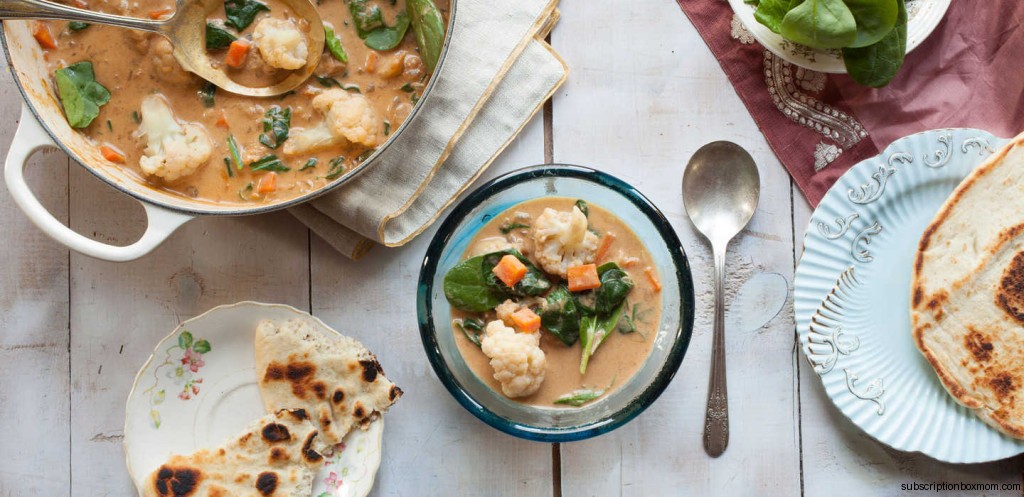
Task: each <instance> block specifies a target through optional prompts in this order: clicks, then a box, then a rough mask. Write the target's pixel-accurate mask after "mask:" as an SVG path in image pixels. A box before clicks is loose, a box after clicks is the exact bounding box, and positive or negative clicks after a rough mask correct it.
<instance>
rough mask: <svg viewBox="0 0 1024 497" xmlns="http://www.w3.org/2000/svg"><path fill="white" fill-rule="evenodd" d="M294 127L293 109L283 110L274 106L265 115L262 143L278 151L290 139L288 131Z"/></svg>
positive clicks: (261, 136)
mask: <svg viewBox="0 0 1024 497" xmlns="http://www.w3.org/2000/svg"><path fill="white" fill-rule="evenodd" d="M291 126H292V108H291V107H286V108H285V109H284V110H282V109H281V108H280V107H278V106H276V105H275V106H273V107H271V108H270V109H268V110H267V112H266V114H264V115H263V134H261V135H260V143H262V144H263V145H264V146H266V147H267V148H270V149H277V147H280V146H281V144H282V143H284V142H285V140H287V139H288V130H289V129H291Z"/></svg>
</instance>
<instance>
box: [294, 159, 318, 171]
mask: <svg viewBox="0 0 1024 497" xmlns="http://www.w3.org/2000/svg"><path fill="white" fill-rule="evenodd" d="M318 162H320V161H319V160H317V158H316V157H312V158H310V159H309V160H308V161H306V163H305V164H303V165H302V167H300V168H299V171H305V170H306V169H310V168H313V167H316V165H317V163H318Z"/></svg>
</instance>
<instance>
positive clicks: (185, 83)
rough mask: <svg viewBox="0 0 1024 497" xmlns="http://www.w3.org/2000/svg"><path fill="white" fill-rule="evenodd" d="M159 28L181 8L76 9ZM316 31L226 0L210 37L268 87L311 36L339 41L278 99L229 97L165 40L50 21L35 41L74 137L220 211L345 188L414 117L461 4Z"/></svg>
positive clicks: (159, 1) (390, 5) (274, 8)
mask: <svg viewBox="0 0 1024 497" xmlns="http://www.w3.org/2000/svg"><path fill="white" fill-rule="evenodd" d="M68 1H69V2H71V3H72V4H73V5H74V6H76V7H81V8H87V9H91V10H96V11H102V12H108V13H114V14H122V15H127V16H133V17H148V18H152V19H160V18H165V17H167V16H170V15H172V14H173V9H174V2H173V1H172V0H138V1H133V2H124V1H121V0H68ZM316 3H317V5H318V9H319V11H320V15H321V16H322V18H323V21H324V25H323V26H310V25H309V24H308V23H307V22H306V21H304V20H301V19H297V18H296V17H295V16H294V15H293V14H292V12H291V11H290V10H289V9H288V8H287V7H286V6H284V5H283V4H281V3H278V2H275V1H274V0H266V1H262V0H226V1H225V2H224V6H223V8H221V9H219V10H218V11H216V12H214V13H213V14H212V15H211V17H210V18H209V21H208V24H207V27H206V47H207V52H208V55H209V57H210V59H211V60H212V61H213V62H214V64H215V65H218V66H219V67H222V68H223V69H224V70H225V71H226V72H227V73H228V74H229V75H230V76H231V77H232V78H233V79H235V80H236V81H239V82H240V83H243V84H247V85H250V86H257V85H259V86H266V85H269V84H271V83H273V82H276V81H279V80H281V79H283V78H284V77H286V76H287V74H288V73H289V72H290V71H291V70H295V69H300V68H302V66H303V65H304V63H305V60H306V56H307V53H308V52H307V46H306V43H307V41H306V40H307V39H308V33H310V32H311V31H310V30H313V29H322V30H324V32H325V34H326V38H327V43H326V46H325V48H324V50H325V53H324V54H323V56H322V57H321V59H320V63H319V66H318V67H317V69H316V71H315V73H314V75H313V77H311V78H310V79H309V81H307V82H306V83H305V84H304V85H303V86H300V87H299V88H298V89H297V90H295V91H294V92H291V93H288V94H285V95H283V96H279V97H268V98H256V97H244V96H240V95H235V94H231V93H228V92H225V91H218V90H217V89H216V87H214V86H213V85H212V84H210V83H207V82H205V81H204V80H202V79H200V78H199V77H197V76H195V75H193V74H191V73H189V72H186V71H184V70H183V69H182V68H181V66H180V65H179V64H178V63H177V61H176V60H175V59H174V57H173V56H172V55H171V45H170V43H169V42H168V41H167V40H166V39H164V38H162V37H160V36H159V35H155V34H148V33H142V32H135V31H129V30H124V29H119V28H113V27H107V26H100V25H89V24H84V23H80V22H63V21H43V22H38V23H36V24H35V26H34V34H35V38H36V40H37V41H38V42H39V44H40V46H41V47H42V48H43V49H44V53H45V58H46V60H47V63H48V64H49V66H50V69H51V70H52V74H53V81H52V83H53V88H54V92H55V94H56V95H57V96H58V97H59V100H60V102H61V104H62V106H63V108H64V112H65V116H66V117H67V119H68V122H69V124H71V126H72V127H74V128H77V129H79V130H80V131H81V132H82V133H84V134H85V135H86V136H87V137H89V138H90V139H91V140H92V141H93V142H94V143H95V145H96V147H97V148H99V150H100V151H101V153H102V155H103V156H104V157H105V158H106V159H107V160H108V161H110V162H112V163H114V164H118V165H120V166H121V167H124V168H128V169H130V170H131V171H133V172H135V173H136V174H137V175H138V177H139V179H140V180H141V181H143V182H146V183H147V184H149V185H151V186H153V187H154V188H158V189H162V190H166V191H170V192H174V193H176V194H180V195H182V196H186V197H190V198H195V199H201V200H205V201H210V202H214V203H246V204H249V203H268V202H274V201H279V200H285V199H288V198H293V197H296V196H300V195H302V194H305V193H307V192H310V191H313V190H316V189H318V188H320V187H321V186H323V185H325V184H327V183H329V182H331V181H334V180H335V179H337V178H339V177H341V176H343V175H344V174H345V173H346V172H347V171H350V170H351V169H352V168H353V167H355V166H356V165H358V164H359V163H360V162H361V161H362V160H364V159H365V158H366V157H367V156H368V155H369V154H371V153H372V152H373V151H374V150H375V148H376V147H378V146H379V145H381V144H382V143H383V142H384V141H385V140H386V139H387V138H388V136H390V135H391V133H393V132H394V130H395V129H397V128H398V126H399V125H401V124H402V122H403V121H405V119H406V118H407V117H408V116H409V114H410V112H411V110H412V108H413V106H414V105H415V104H416V102H417V101H418V100H419V98H420V96H421V94H422V92H423V90H424V88H425V87H426V84H427V81H428V80H429V78H430V76H431V73H432V71H433V70H434V68H435V67H436V64H437V62H438V59H439V57H440V52H441V47H442V45H443V41H444V38H443V37H444V33H445V24H446V19H447V16H448V8H449V0H317V2H316Z"/></svg>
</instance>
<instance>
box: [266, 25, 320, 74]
mask: <svg viewBox="0 0 1024 497" xmlns="http://www.w3.org/2000/svg"><path fill="white" fill-rule="evenodd" d="M252 39H253V41H255V42H256V47H257V48H259V49H260V57H262V58H263V61H264V62H266V63H267V65H270V66H273V67H276V68H278V69H288V70H295V69H300V68H302V66H305V65H306V56H307V55H308V54H309V49H308V48H307V47H306V37H305V36H304V35H303V34H302V31H299V28H298V26H296V25H295V23H294V22H292V21H291V20H288V19H274V18H271V17H267V18H264V19H263V20H261V21H260V22H258V23H256V28H255V29H253V32H252Z"/></svg>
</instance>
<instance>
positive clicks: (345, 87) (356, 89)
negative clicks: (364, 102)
mask: <svg viewBox="0 0 1024 497" xmlns="http://www.w3.org/2000/svg"><path fill="white" fill-rule="evenodd" d="M338 86H340V87H341V89H342V90H345V91H347V92H351V93H359V94H360V95H361V94H362V93H363V92H362V91H361V90H360V89H359V85H346V84H339V85H338Z"/></svg>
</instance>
